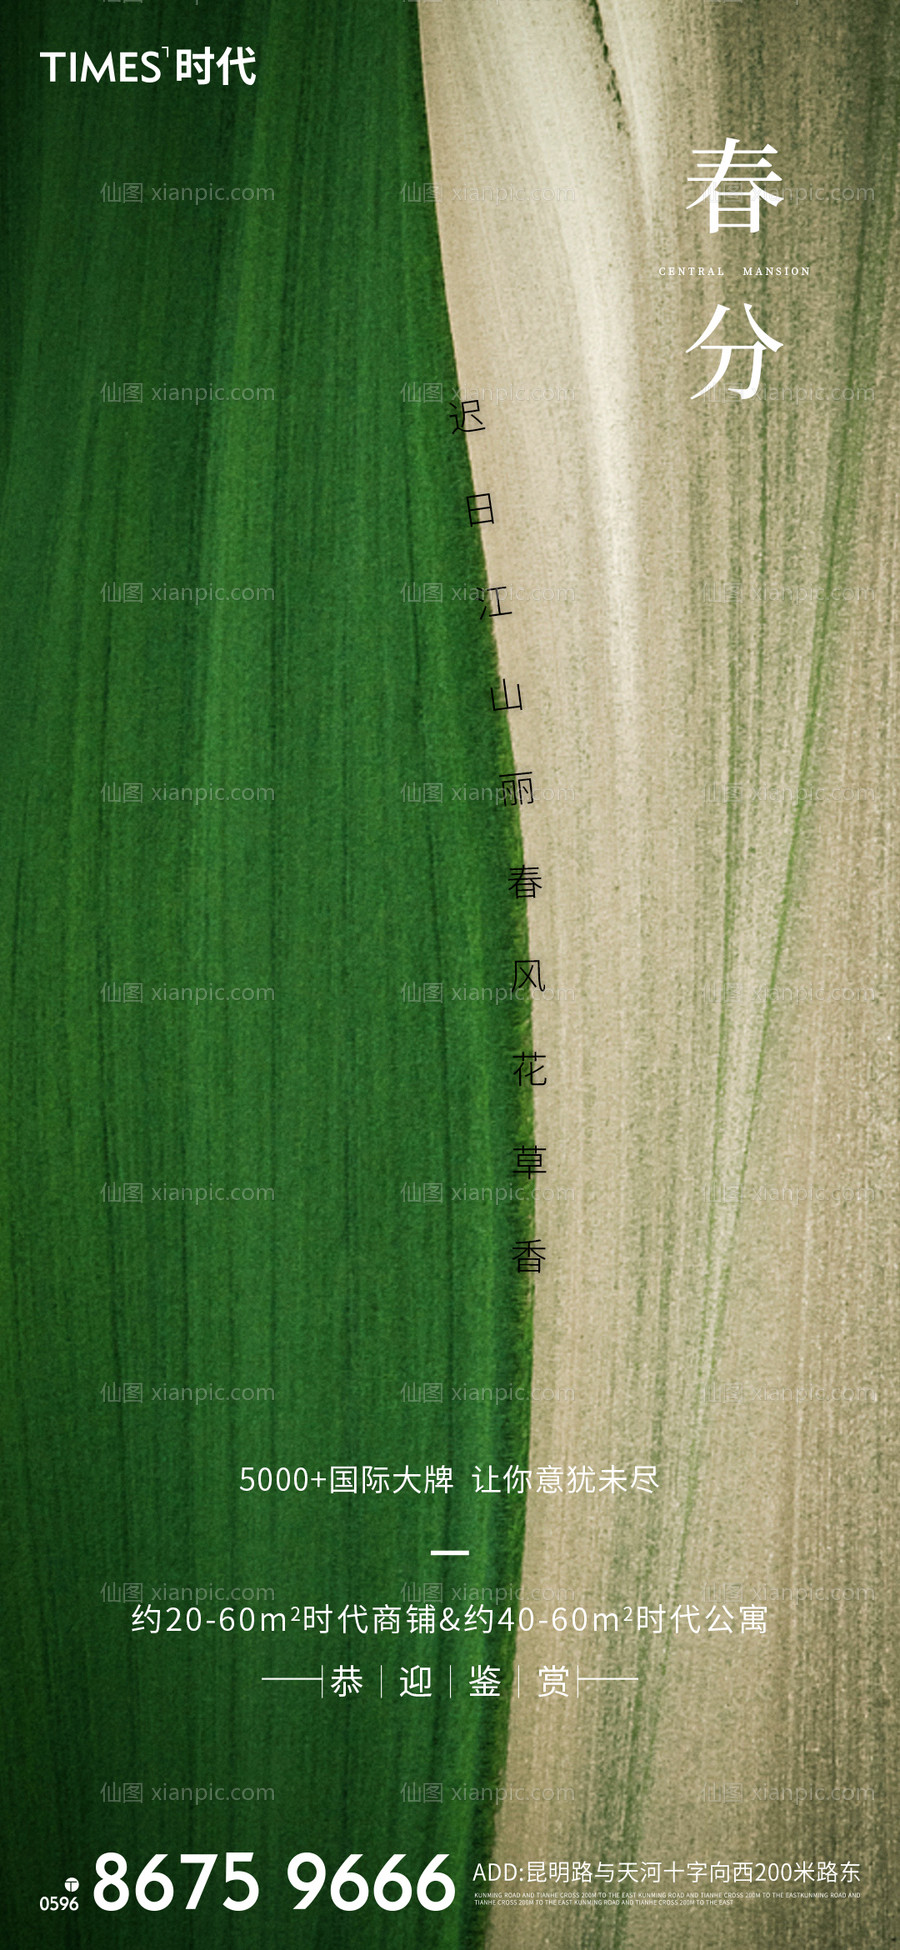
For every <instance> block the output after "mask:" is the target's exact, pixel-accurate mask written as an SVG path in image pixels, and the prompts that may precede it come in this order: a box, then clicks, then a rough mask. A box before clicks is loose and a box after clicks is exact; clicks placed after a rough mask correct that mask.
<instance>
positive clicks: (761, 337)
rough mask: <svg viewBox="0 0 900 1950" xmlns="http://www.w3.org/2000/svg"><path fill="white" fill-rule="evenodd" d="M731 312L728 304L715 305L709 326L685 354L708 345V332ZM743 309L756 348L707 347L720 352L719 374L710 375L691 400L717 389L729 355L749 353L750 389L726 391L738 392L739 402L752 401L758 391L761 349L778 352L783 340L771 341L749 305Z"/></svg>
mask: <svg viewBox="0 0 900 1950" xmlns="http://www.w3.org/2000/svg"><path fill="white" fill-rule="evenodd" d="M730 309H731V307H730V306H729V305H717V306H716V309H715V312H714V314H713V316H712V318H711V319H710V321H709V324H708V325H707V327H706V331H705V332H704V333H703V334H702V336H701V337H700V338H699V339H696V340H695V341H694V344H693V345H689V346H688V352H698V351H699V350H700V348H701V346H705V345H706V344H707V340H708V339H709V336H710V333H711V332H717V331H718V329H719V326H720V325H721V323H722V320H723V318H724V317H725V315H726V313H727V312H728V311H730ZM744 310H745V312H746V314H747V317H748V318H749V320H750V323H751V325H752V327H753V330H754V332H755V333H756V344H755V345H753V344H751V345H709V346H708V347H707V350H708V351H710V352H719V353H721V358H720V359H719V367H718V371H717V372H714V373H713V376H712V378H711V380H710V382H709V385H708V386H701V388H700V391H699V393H692V394H691V398H692V399H702V397H703V394H704V393H709V392H711V391H712V388H713V387H714V386H718V383H719V380H720V379H722V378H723V377H724V375H725V373H726V372H727V371H728V367H729V365H730V363H731V355H732V352H752V353H753V367H752V371H751V373H750V384H749V386H729V388H728V391H729V393H737V395H738V397H739V398H740V399H754V398H755V396H756V393H757V391H758V390H759V378H760V373H761V372H762V359H763V347H764V346H768V348H769V351H770V352H780V351H781V347H782V343H783V341H782V340H781V339H770V337H769V335H768V332H764V331H763V329H762V326H761V325H757V323H756V319H755V318H754V316H753V313H752V311H751V310H750V306H749V305H745V306H744Z"/></svg>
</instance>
